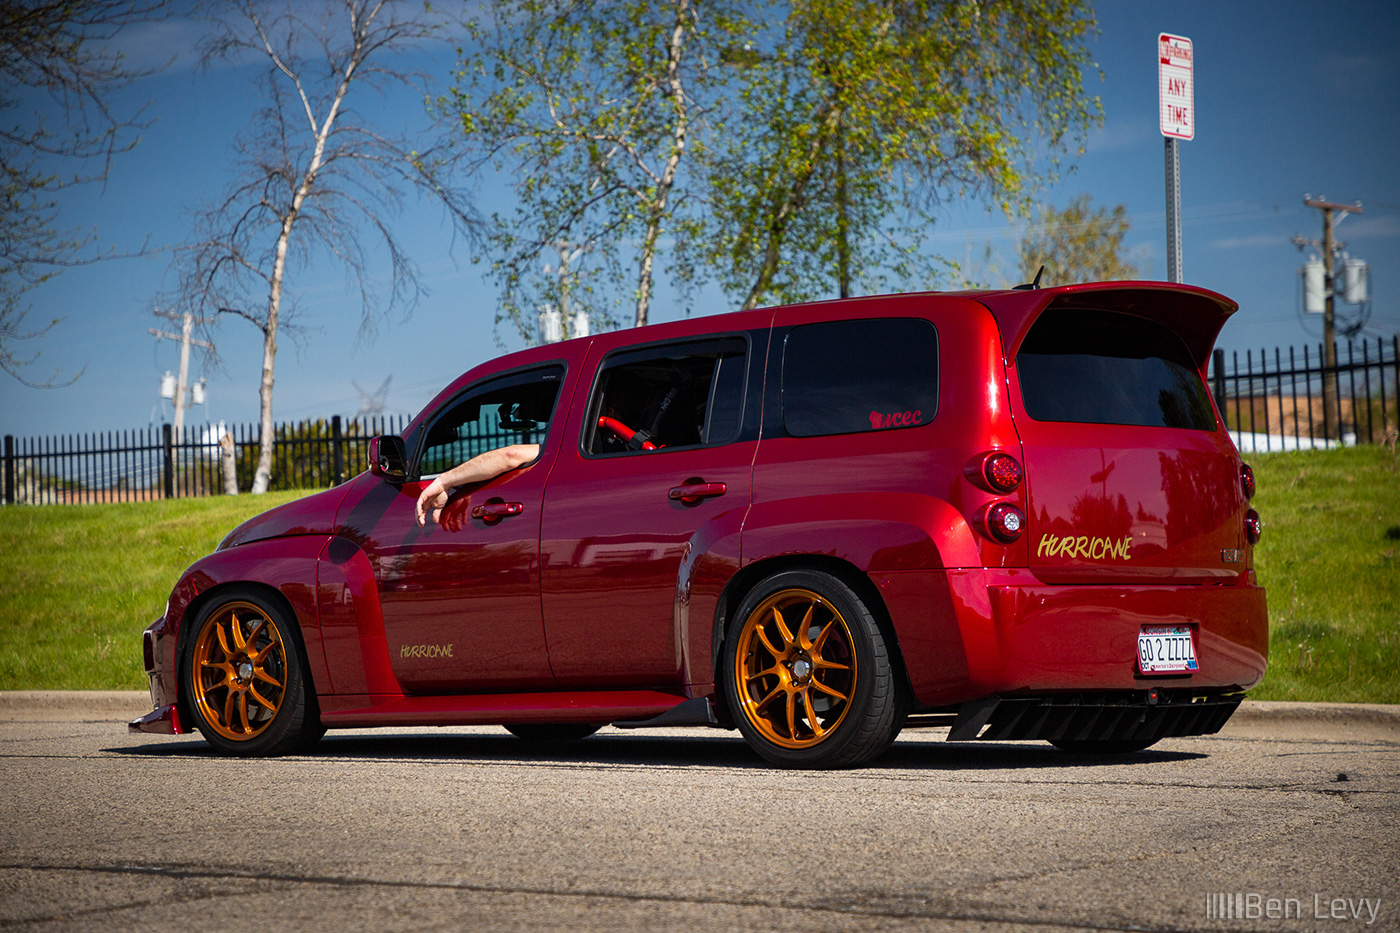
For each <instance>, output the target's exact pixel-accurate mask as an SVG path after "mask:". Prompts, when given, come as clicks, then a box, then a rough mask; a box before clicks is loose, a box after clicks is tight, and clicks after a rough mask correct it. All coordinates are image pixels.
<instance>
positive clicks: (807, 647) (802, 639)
mask: <svg viewBox="0 0 1400 933" xmlns="http://www.w3.org/2000/svg"><path fill="white" fill-rule="evenodd" d="M816 608H817V604H816V603H812V605H810V606H808V607H807V614H806V615H804V616H803V617H802V624H801V625H799V626H798V627H797V647H798V648H800V649H802V650H803V651H811V650H813V647H812V642H811V641H809V640H808V638H807V632H808V631H810V630H811V628H812V613H813V612H814V611H815V610H816Z"/></svg>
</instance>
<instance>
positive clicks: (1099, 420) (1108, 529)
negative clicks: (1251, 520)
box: [985, 283, 1248, 583]
mask: <svg viewBox="0 0 1400 933" xmlns="http://www.w3.org/2000/svg"><path fill="white" fill-rule="evenodd" d="M985 303H986V304H987V305H988V307H990V308H991V309H992V311H993V313H994V314H995V315H996V317H997V320H998V324H999V326H1000V327H1001V330H1002V341H1003V348H1004V349H1005V351H1006V359H1007V364H1008V365H1007V373H1008V380H1009V384H1010V394H1011V399H1012V413H1013V415H1014V417H1015V422H1016V429H1017V432H1018V433H1019V434H1020V437H1021V441H1022V453H1023V457H1024V460H1025V464H1024V465H1025V477H1026V488H1027V496H1028V505H1029V512H1028V517H1029V522H1028V529H1027V531H1028V544H1029V551H1030V556H1029V560H1030V566H1031V568H1032V569H1034V570H1035V572H1036V575H1037V576H1038V577H1040V578H1041V579H1043V580H1045V581H1046V582H1049V583H1112V582H1133V583H1154V582H1155V583H1210V582H1217V583H1221V582H1229V581H1230V580H1232V579H1235V578H1239V577H1240V575H1241V574H1242V573H1243V572H1244V571H1245V570H1246V569H1247V563H1246V562H1247V559H1248V558H1247V554H1246V551H1247V548H1246V545H1245V539H1244V512H1245V509H1246V508H1247V506H1246V504H1245V499H1244V495H1243V491H1242V488H1241V484H1240V461H1239V455H1238V454H1237V453H1236V451H1235V447H1234V445H1233V443H1231V441H1230V438H1229V435H1228V434H1227V433H1226V432H1225V430H1224V427H1223V425H1221V424H1220V422H1219V420H1218V418H1217V414H1216V410H1215V407H1214V405H1213V404H1212V401H1211V398H1210V393H1209V392H1208V390H1207V388H1206V384H1205V379H1204V369H1205V363H1206V360H1207V359H1208V357H1209V354H1210V349H1211V346H1212V345H1213V344H1214V341H1215V337H1216V336H1217V334H1218V333H1219V331H1220V328H1221V327H1222V326H1223V325H1224V323H1225V320H1226V319H1227V318H1228V316H1229V315H1230V314H1231V313H1233V312H1234V311H1235V310H1236V307H1237V306H1236V305H1235V304H1234V303H1233V302H1231V301H1229V299H1226V298H1224V297H1223V296H1220V295H1216V294H1214V293H1212V292H1207V291H1204V290H1203V289H1190V288H1184V287H1181V286H1167V285H1160V284H1152V283H1126V284H1125V283H1112V284H1098V285H1091V286H1073V287H1069V288H1064V289H1046V290H1044V291H1040V292H1022V293H1020V294H1018V295H1001V296H988V298H987V299H986V300H985Z"/></svg>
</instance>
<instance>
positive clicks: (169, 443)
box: [160, 424, 175, 499]
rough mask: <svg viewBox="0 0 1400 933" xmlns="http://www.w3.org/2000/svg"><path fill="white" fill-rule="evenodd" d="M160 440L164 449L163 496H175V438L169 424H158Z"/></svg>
mask: <svg viewBox="0 0 1400 933" xmlns="http://www.w3.org/2000/svg"><path fill="white" fill-rule="evenodd" d="M160 442H161V446H162V447H163V448H164V449H165V498H167V499H174V498H175V438H174V435H173V432H172V430H171V427H170V425H168V424H163V425H161V426H160Z"/></svg>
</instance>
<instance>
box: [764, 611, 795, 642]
mask: <svg viewBox="0 0 1400 933" xmlns="http://www.w3.org/2000/svg"><path fill="white" fill-rule="evenodd" d="M773 621H774V622H777V623H778V634H780V635H782V636H783V648H784V650H785V651H790V650H792V632H791V631H790V630H789V629H788V627H787V622H786V621H784V620H783V614H782V613H781V612H779V611H778V607H777V606H774V607H773ZM767 643H768V640H767V639H764V644H767Z"/></svg>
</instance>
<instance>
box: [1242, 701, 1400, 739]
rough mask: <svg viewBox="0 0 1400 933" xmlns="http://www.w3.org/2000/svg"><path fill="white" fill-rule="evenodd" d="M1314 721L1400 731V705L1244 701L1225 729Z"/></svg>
mask: <svg viewBox="0 0 1400 933" xmlns="http://www.w3.org/2000/svg"><path fill="white" fill-rule="evenodd" d="M1236 723H1240V724H1246V723H1247V724H1250V725H1255V724H1259V725H1269V724H1275V723H1276V724H1288V725H1294V724H1312V725H1320V724H1327V723H1333V724H1336V725H1339V726H1340V725H1367V726H1380V727H1382V728H1386V729H1390V730H1394V731H1395V732H1396V733H1397V734H1400V704H1394V703H1296V702H1290V701H1285V700H1245V701H1244V702H1243V703H1241V704H1240V708H1239V709H1237V710H1236V711H1235V715H1233V716H1231V717H1230V721H1229V722H1228V723H1226V728H1229V726H1231V725H1234V724H1236Z"/></svg>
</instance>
